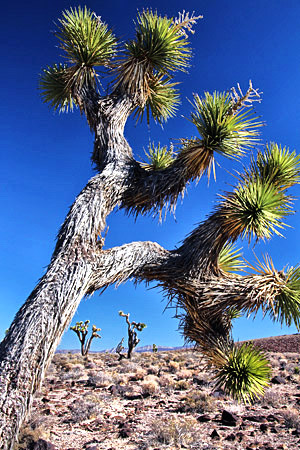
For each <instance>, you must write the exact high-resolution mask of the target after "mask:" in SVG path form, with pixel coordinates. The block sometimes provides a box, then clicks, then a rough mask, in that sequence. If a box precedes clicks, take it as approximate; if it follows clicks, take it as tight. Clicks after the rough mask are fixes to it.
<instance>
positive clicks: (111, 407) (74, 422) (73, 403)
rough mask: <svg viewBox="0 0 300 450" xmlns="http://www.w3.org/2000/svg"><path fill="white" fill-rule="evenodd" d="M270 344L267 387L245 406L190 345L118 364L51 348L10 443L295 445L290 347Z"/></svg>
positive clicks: (75, 447)
mask: <svg viewBox="0 0 300 450" xmlns="http://www.w3.org/2000/svg"><path fill="white" fill-rule="evenodd" d="M296 337H297V339H298V345H299V342H300V339H299V335H296V336H292V337H291V340H292V342H295V339H296ZM287 338H288V337H287ZM278 342H280V341H278ZM278 342H277V347H278V352H277V353H275V352H269V353H268V357H269V360H270V361H271V366H272V374H271V382H270V385H269V386H268V388H267V389H266V391H265V394H264V397H262V398H261V399H260V400H255V401H254V403H252V404H249V403H248V404H244V403H242V402H238V401H236V400H233V399H232V398H230V397H229V396H227V395H226V394H225V393H224V391H223V390H222V389H220V388H217V387H216V382H215V381H214V375H215V372H214V370H213V369H207V368H205V365H206V363H205V360H204V359H203V358H202V356H201V354H200V353H199V352H198V351H195V350H192V349H185V350H176V351H165V352H158V353H153V352H151V353H150V352H149V353H133V355H132V358H131V360H128V359H122V360H121V361H118V355H117V354H105V353H94V354H90V355H88V357H82V356H81V355H79V354H71V353H70V354H64V353H57V354H56V355H55V357H54V359H53V361H52V364H51V366H50V367H49V369H48V373H47V377H46V379H45V382H44V385H43V387H42V389H41V391H40V392H39V393H38V395H37V396H36V398H35V400H34V404H33V409H32V413H31V417H30V418H29V420H28V422H27V423H26V424H25V425H24V426H23V429H22V432H21V437H20V442H19V444H17V445H16V446H15V450H23V449H40V448H43V449H44V448H45V449H49V450H54V449H55V450H56V449H57V450H89V449H90V450H120V449H122V450H123V449H124V450H137V449H140V450H158V449H159V450H160V449H180V448H185V449H191V450H204V449H207V450H215V449H222V450H226V449H237V450H242V449H243V450H245V449H247V450H252V449H259V450H267V449H268V450H289V449H296V448H299V447H300V418H299V417H300V375H299V373H297V370H295V369H296V368H297V367H299V353H298V352H291V351H289V352H286V353H284V352H281V351H280V346H279V345H278ZM270 345H271V343H270ZM286 345H287V344H286V342H285V344H284V348H286ZM271 346H272V345H271ZM295 350H299V349H298V347H295ZM279 351H280V352H279ZM39 439H40V441H39ZM37 442H39V443H40V445H42V444H43V445H45V447H42V446H40V447H37V444H36V443H37ZM46 442H47V443H48V444H46ZM34 443H35V444H34ZM50 443H51V445H52V446H51V445H50ZM46 445H48V446H46Z"/></svg>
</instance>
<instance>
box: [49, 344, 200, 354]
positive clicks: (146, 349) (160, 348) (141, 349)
mask: <svg viewBox="0 0 300 450" xmlns="http://www.w3.org/2000/svg"><path fill="white" fill-rule="evenodd" d="M191 347H192V346H182V347H164V346H162V345H158V346H157V351H158V352H167V351H170V350H183V349H185V348H191ZM115 351H116V347H113V348H110V349H105V350H99V351H90V352H89V353H115ZM123 352H124V353H125V352H127V348H124V350H123ZM134 352H137V353H142V352H152V345H144V346H143V347H137V348H135V349H134ZM56 353H80V350H79V349H72V350H65V349H62V350H56Z"/></svg>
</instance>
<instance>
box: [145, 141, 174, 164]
mask: <svg viewBox="0 0 300 450" xmlns="http://www.w3.org/2000/svg"><path fill="white" fill-rule="evenodd" d="M145 156H146V157H147V160H148V161H147V162H143V163H141V165H142V167H144V169H146V170H162V169H166V168H167V167H169V166H170V165H171V164H172V163H173V161H174V152H173V149H172V148H171V149H169V150H168V147H167V146H161V145H160V143H158V145H157V146H155V145H154V142H152V143H150V144H149V146H148V152H145Z"/></svg>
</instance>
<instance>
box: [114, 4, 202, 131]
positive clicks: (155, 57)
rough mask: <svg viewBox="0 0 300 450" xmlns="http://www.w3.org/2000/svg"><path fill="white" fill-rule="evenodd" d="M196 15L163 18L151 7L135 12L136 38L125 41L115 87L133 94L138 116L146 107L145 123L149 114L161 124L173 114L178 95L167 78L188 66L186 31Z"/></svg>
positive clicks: (189, 55) (195, 19)
mask: <svg viewBox="0 0 300 450" xmlns="http://www.w3.org/2000/svg"><path fill="white" fill-rule="evenodd" d="M198 18H199V17H194V16H193V15H192V16H191V17H189V15H188V14H185V15H180V20H179V19H175V18H168V17H166V16H164V17H162V16H160V15H159V14H158V13H157V12H156V11H152V9H146V10H143V11H142V12H138V16H137V20H136V23H135V38H134V39H132V40H130V41H128V42H126V43H125V48H124V52H123V55H122V57H121V58H120V60H119V61H118V62H117V64H116V71H117V77H116V87H118V88H121V89H124V90H126V91H127V92H128V93H130V94H131V95H133V96H134V97H135V99H136V101H137V103H138V106H137V110H136V115H137V116H138V118H142V117H143V111H144V110H145V109H146V111H147V120H148V122H149V118H150V113H151V114H152V116H153V118H154V120H156V121H158V122H160V123H161V122H163V121H166V120H167V119H168V118H169V117H172V116H173V115H174V113H175V110H176V106H177V104H178V102H179V95H178V91H177V90H176V89H174V86H175V83H171V82H170V81H171V80H172V78H173V76H174V73H175V72H177V71H183V72H186V70H187V68H188V67H189V61H190V58H191V56H192V52H191V48H190V47H189V42H188V39H187V32H186V31H185V30H187V31H188V32H191V31H192V29H191V27H192V25H193V24H195V23H196V21H197V19H198Z"/></svg>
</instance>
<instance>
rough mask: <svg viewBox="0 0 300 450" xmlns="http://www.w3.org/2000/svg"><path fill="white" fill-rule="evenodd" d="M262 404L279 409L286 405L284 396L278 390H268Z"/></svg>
mask: <svg viewBox="0 0 300 450" xmlns="http://www.w3.org/2000/svg"><path fill="white" fill-rule="evenodd" d="M261 403H262V404H263V405H266V406H272V408H278V407H279V406H281V405H282V404H284V403H285V399H284V395H283V394H282V393H281V392H278V389H275V388H274V389H268V390H267V391H266V392H265V394H264V396H263V397H262V399H261Z"/></svg>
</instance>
